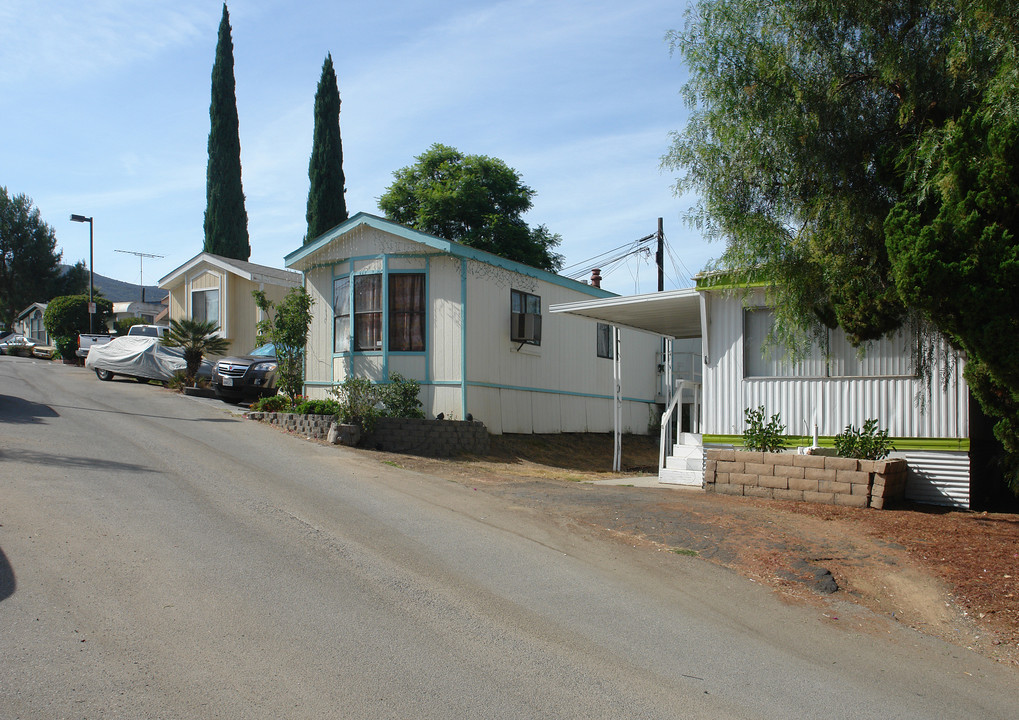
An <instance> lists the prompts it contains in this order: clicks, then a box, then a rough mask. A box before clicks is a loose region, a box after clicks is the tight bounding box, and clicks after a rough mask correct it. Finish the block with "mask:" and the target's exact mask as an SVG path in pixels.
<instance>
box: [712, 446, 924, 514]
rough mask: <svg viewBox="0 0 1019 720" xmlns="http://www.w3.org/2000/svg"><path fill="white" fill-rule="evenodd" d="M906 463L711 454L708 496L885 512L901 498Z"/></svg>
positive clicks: (726, 452) (897, 460)
mask: <svg viewBox="0 0 1019 720" xmlns="http://www.w3.org/2000/svg"><path fill="white" fill-rule="evenodd" d="M905 487H906V461H905V460H902V459H901V458H894V459H891V460H857V459H855V458H841V457H827V456H822V455H798V454H793V453H760V452H747V451H741V450H713V449H710V448H709V449H708V450H707V460H706V462H705V468H704V488H705V490H707V491H708V492H717V493H723V494H726V495H743V496H746V497H764V498H774V499H776V500H795V501H798V502H814V503H825V504H828V505H846V506H849V507H862V508H865V507H873V508H883V507H884V506H885V503H886V502H888V501H891V500H897V499H901V498H902V495H903V492H904V490H905Z"/></svg>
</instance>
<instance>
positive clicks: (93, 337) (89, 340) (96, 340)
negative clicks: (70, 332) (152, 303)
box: [75, 325, 170, 358]
mask: <svg viewBox="0 0 1019 720" xmlns="http://www.w3.org/2000/svg"><path fill="white" fill-rule="evenodd" d="M169 331H170V328H169V327H167V326H166V325H132V326H131V327H130V328H128V330H127V334H128V336H136V337H158V338H161V337H163V336H164V335H166V333H168V332H169ZM115 337H118V336H117V335H109V334H107V333H81V334H80V335H79V336H78V349H77V350H76V351H75V354H76V355H77V356H78V357H82V358H83V357H88V351H89V348H91V347H92V346H94V345H105V344H106V343H108V342H109V341H110V340H112V339H113V338H115Z"/></svg>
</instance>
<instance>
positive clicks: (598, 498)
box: [371, 434, 1019, 666]
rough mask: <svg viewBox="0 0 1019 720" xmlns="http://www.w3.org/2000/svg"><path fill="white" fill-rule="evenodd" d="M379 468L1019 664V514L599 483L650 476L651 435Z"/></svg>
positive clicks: (532, 443) (502, 446)
mask: <svg viewBox="0 0 1019 720" xmlns="http://www.w3.org/2000/svg"><path fill="white" fill-rule="evenodd" d="M371 455H372V456H374V457H377V458H378V459H379V460H380V461H383V462H387V463H389V464H393V465H398V466H401V467H406V468H410V469H414V470H417V471H419V472H425V473H428V474H432V475H436V476H439V477H443V478H447V479H450V480H455V481H457V482H462V483H464V484H468V485H471V486H473V487H477V488H478V489H479V490H484V491H486V492H489V493H492V494H494V495H499V496H504V497H506V498H507V499H508V500H511V501H512V502H513V503H516V504H519V505H524V506H527V507H531V508H534V509H536V510H539V511H541V512H544V513H546V514H548V515H550V516H553V517H555V518H558V519H559V520H560V521H562V522H566V523H573V524H577V525H580V526H584V527H587V528H589V529H591V530H594V531H598V532H602V533H606V534H609V535H611V536H613V537H616V538H619V539H622V540H625V541H626V542H628V543H631V544H635V543H638V542H639V543H645V544H647V545H648V546H649V547H655V548H657V549H660V550H661V549H667V550H669V551H673V552H678V553H683V554H696V555H698V556H699V557H701V558H703V559H706V560H708V561H710V562H714V563H717V564H719V565H722V566H725V567H728V568H731V569H733V570H735V571H737V572H739V573H741V574H742V575H744V576H746V577H748V578H751V579H753V580H755V581H757V582H761V583H765V584H767V585H769V586H771V587H773V588H775V589H776V591H778V592H780V593H782V595H783V596H784V597H786V598H788V599H790V600H794V601H798V602H810V603H823V602H826V601H827V599H829V598H834V599H848V600H852V601H853V602H856V603H858V604H861V605H863V606H865V607H867V608H870V609H871V610H874V611H875V612H878V613H881V614H883V615H885V616H888V617H893V618H895V619H896V620H898V621H899V622H902V623H905V624H907V625H909V626H911V627H914V628H916V629H918V630H920V631H922V632H925V633H928V634H931V635H934V636H936V637H939V638H942V639H944V640H947V641H949V642H952V643H955V644H957V645H961V646H963V647H967V648H971V649H973V650H975V651H977V652H980V653H982V654H984V655H986V656H988V657H991V658H994V659H996V660H999V661H1001V662H1003V663H1006V664H1011V665H1015V666H1019V516H1017V515H1014V514H1004V513H999V514H995V513H991V514H988V513H971V512H964V511H957V510H947V509H944V508H936V507H931V506H923V505H906V506H902V507H900V508H897V509H890V510H873V509H856V508H845V507H835V506H828V505H811V504H807V503H793V502H784V501H773V500H763V499H755V498H734V497H729V496H723V495H715V494H713V493H703V492H701V491H699V490H680V489H674V488H656V487H655V488H633V487H626V486H616V485H601V484H597V485H596V484H593V483H594V481H597V480H606V479H610V478H617V479H621V478H624V477H625V476H628V475H634V474H636V473H639V472H645V473H648V474H651V475H654V474H655V471H656V469H657V464H658V446H657V439H656V438H647V437H639V436H634V437H625V438H624V439H623V466H624V469H626V472H625V473H623V474H619V475H617V474H613V473H611V472H608V471H607V470H606V468H611V466H612V438H611V436H608V435H590V434H583V435H581V434H563V435H552V436H510V435H503V436H495V437H493V438H492V450H491V452H490V454H489V455H487V456H485V457H472V458H462V459H456V460H431V459H426V458H416V457H410V456H406V455H392V454H386V453H371Z"/></svg>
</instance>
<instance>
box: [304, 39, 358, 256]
mask: <svg viewBox="0 0 1019 720" xmlns="http://www.w3.org/2000/svg"><path fill="white" fill-rule="evenodd" d="M308 179H309V180H310V181H311V186H310V188H309V190H308V214H307V218H308V234H307V235H306V236H305V238H304V243H305V244H306V245H307V244H308V243H309V242H311V241H312V240H314V239H315V238H316V237H318V236H319V235H321V234H322V233H324V232H326V231H327V230H330V229H332V228H334V227H336V226H337V225H339V224H340V223H342V222H344V221H345V220H346V219H347V218H348V215H347V201H346V200H345V199H344V197H343V195H344V193H345V192H346V188H344V186H343V184H344V177H343V144H342V142H341V141H340V91H339V89H338V88H337V83H336V73H335V72H334V71H333V56H332V54H329V55H326V59H325V62H324V63H323V64H322V77H321V79H319V81H318V90H317V91H316V93H315V135H314V138H313V139H312V146H311V161H310V162H309V163H308Z"/></svg>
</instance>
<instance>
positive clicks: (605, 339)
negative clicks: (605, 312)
mask: <svg viewBox="0 0 1019 720" xmlns="http://www.w3.org/2000/svg"><path fill="white" fill-rule="evenodd" d="M612 335H613V333H612V326H611V325H606V324H605V323H598V357H600V358H611V357H612V351H613V345H615V343H613V342H612V339H613V338H612Z"/></svg>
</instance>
